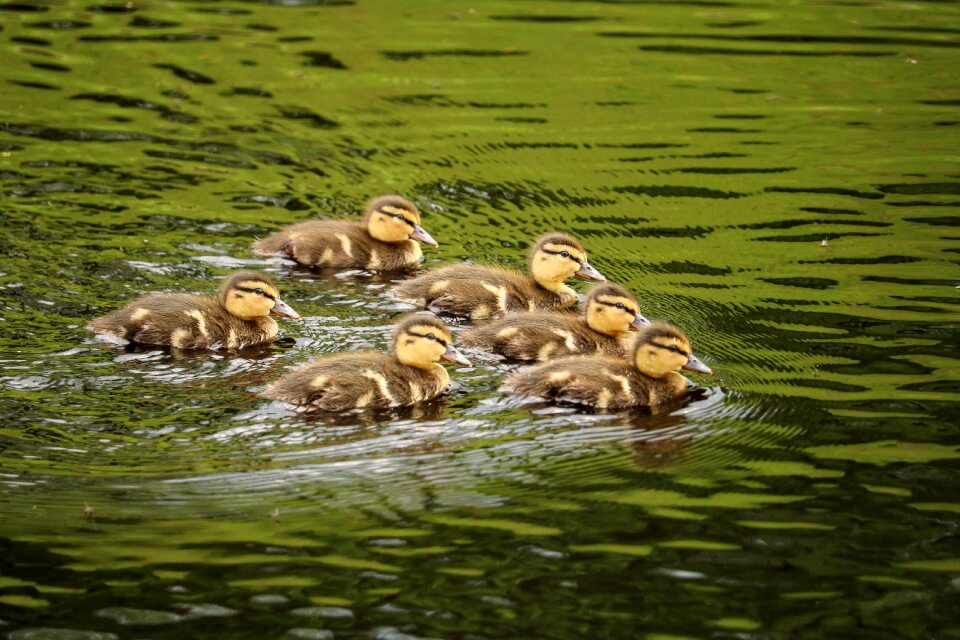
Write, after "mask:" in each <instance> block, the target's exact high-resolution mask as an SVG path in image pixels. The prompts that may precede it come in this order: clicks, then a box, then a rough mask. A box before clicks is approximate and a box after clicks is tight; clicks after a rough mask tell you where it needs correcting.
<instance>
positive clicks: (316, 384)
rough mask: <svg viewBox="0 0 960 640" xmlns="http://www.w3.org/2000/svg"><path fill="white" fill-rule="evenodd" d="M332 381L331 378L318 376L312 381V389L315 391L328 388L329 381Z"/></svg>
mask: <svg viewBox="0 0 960 640" xmlns="http://www.w3.org/2000/svg"><path fill="white" fill-rule="evenodd" d="M329 379H330V376H317V377H316V378H314V379H313V380H311V381H310V387H311V388H313V389H322V388H323V387H325V386H326V384H327V381H328V380H329Z"/></svg>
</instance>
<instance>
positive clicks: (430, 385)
mask: <svg viewBox="0 0 960 640" xmlns="http://www.w3.org/2000/svg"><path fill="white" fill-rule="evenodd" d="M449 386H450V376H449V374H447V371H446V369H444V368H443V367H442V366H440V365H436V366H434V367H432V368H430V369H420V368H417V367H411V366H406V365H403V364H401V363H400V362H398V361H397V360H396V359H395V358H394V357H392V356H390V355H387V354H384V353H377V352H373V351H368V352H359V353H344V354H339V355H334V356H328V357H324V358H319V359H317V360H314V361H313V362H310V363H308V364H306V365H304V366H302V367H300V368H299V369H295V370H294V371H292V372H290V373H289V374H287V375H285V376H283V377H282V378H280V379H279V380H277V381H276V382H274V383H273V384H271V385H270V386H268V387H267V389H266V390H265V391H264V392H263V395H264V396H266V397H267V398H271V399H273V400H284V401H286V402H291V403H293V404H298V405H305V406H306V407H307V408H308V409H309V410H317V409H320V410H323V411H348V410H351V409H364V408H374V409H384V408H389V407H398V406H406V405H412V404H415V403H417V402H421V401H423V400H429V399H431V398H435V397H436V396H439V395H440V394H442V393H443V392H444V391H446V390H447V387H449Z"/></svg>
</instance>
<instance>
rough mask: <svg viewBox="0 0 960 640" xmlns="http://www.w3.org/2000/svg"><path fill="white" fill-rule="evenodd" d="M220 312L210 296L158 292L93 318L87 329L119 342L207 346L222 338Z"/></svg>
mask: <svg viewBox="0 0 960 640" xmlns="http://www.w3.org/2000/svg"><path fill="white" fill-rule="evenodd" d="M223 313H224V312H223V311H222V309H219V307H218V305H217V304H216V303H215V301H214V300H212V299H211V298H206V297H203V296H194V295H189V294H178V293H168V294H158V295H152V296H147V297H145V298H139V299H137V300H134V301H133V302H131V303H130V304H128V305H127V306H126V307H124V308H123V309H118V310H117V311H114V312H112V313H109V314H107V315H105V316H102V317H100V318H96V319H95V320H92V321H91V322H90V323H89V324H88V325H87V329H89V330H90V331H92V332H94V333H97V334H100V335H103V336H107V337H109V338H112V339H115V340H117V341H119V342H138V343H140V344H152V345H160V346H170V347H176V348H179V349H207V348H210V347H211V346H213V345H215V344H217V343H219V342H220V341H221V339H222V334H223V330H222V327H221V324H222V317H221V316H222V315H223Z"/></svg>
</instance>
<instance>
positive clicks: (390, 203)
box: [364, 196, 437, 247]
mask: <svg viewBox="0 0 960 640" xmlns="http://www.w3.org/2000/svg"><path fill="white" fill-rule="evenodd" d="M364 221H365V222H366V223H367V231H368V232H369V233H370V235H371V236H373V237H374V238H376V239H377V240H380V241H381V242H403V241H405V240H416V241H417V242H421V243H423V244H429V245H431V246H434V247H436V246H437V241H436V240H434V239H433V236H431V235H430V234H429V233H427V230H426V229H424V228H423V227H421V226H420V212H419V211H418V210H417V207H416V206H414V204H413V203H412V202H410V201H409V200H407V199H406V198H402V197H400V196H380V197H379V198H377V199H376V200H374V201H373V202H371V203H370V204H369V205H367V213H366V214H365V216H364Z"/></svg>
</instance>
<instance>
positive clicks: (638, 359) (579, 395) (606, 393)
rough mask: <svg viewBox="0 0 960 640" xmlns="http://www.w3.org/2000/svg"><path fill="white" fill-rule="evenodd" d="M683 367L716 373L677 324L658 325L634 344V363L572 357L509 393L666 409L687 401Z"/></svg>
mask: <svg viewBox="0 0 960 640" xmlns="http://www.w3.org/2000/svg"><path fill="white" fill-rule="evenodd" d="M681 368H684V369H687V370H690V371H697V372H700V373H705V374H708V375H709V374H712V373H713V371H712V370H711V369H710V368H709V367H708V366H706V365H705V364H703V363H702V362H700V360H699V359H698V358H696V357H695V356H694V355H693V353H692V350H691V348H690V341H689V340H688V339H687V337H686V336H685V335H684V334H683V332H681V331H680V330H679V329H677V328H676V327H674V326H672V325H668V324H662V323H654V324H651V325H650V326H648V327H646V328H645V329H644V330H643V331H641V332H640V333H639V334H638V335H637V337H636V338H635V339H634V343H633V347H632V350H631V354H630V358H629V359H628V360H622V359H618V358H611V357H609V356H603V355H593V356H571V357H567V358H560V359H558V360H551V361H549V362H545V363H543V364H539V365H537V366H535V367H533V368H531V369H528V370H526V371H521V372H520V373H516V374H514V375H512V376H510V377H509V378H507V380H506V382H505V383H504V385H503V389H504V390H505V391H510V392H513V393H518V394H521V395H529V396H539V397H542V398H547V399H550V400H555V401H557V402H566V403H572V404H580V405H586V406H590V407H596V408H597V409H626V408H629V407H636V406H653V405H659V404H664V403H666V402H669V401H671V400H674V399H677V398H679V397H682V396H684V395H685V394H686V393H687V387H688V385H689V381H688V380H687V379H686V378H685V377H683V376H682V375H680V374H679V373H677V371H678V370H679V369H681Z"/></svg>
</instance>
